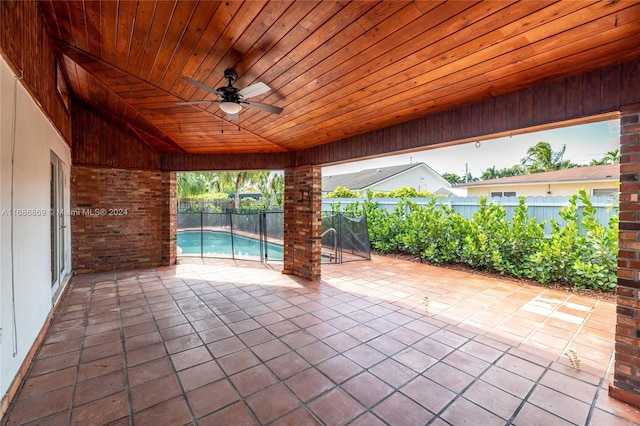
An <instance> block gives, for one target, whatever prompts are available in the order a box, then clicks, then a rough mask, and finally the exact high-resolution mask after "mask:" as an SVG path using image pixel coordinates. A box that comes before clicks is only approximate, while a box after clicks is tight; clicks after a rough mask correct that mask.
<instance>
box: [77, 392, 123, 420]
mask: <svg viewBox="0 0 640 426" xmlns="http://www.w3.org/2000/svg"><path fill="white" fill-rule="evenodd" d="M128 416H129V407H128V404H127V394H126V392H120V393H117V394H114V395H109V396H107V397H104V398H101V399H98V400H96V401H93V402H90V403H88V404H85V405H81V406H79V407H75V408H74V409H73V412H72V414H71V424H75V425H88V424H96V425H99V424H108V423H110V422H113V421H115V420H118V419H121V418H123V417H128Z"/></svg>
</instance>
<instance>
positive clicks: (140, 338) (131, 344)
mask: <svg viewBox="0 0 640 426" xmlns="http://www.w3.org/2000/svg"><path fill="white" fill-rule="evenodd" d="M160 342H162V338H161V337H160V334H159V333H158V332H157V331H151V332H149V333H144V334H138V335H136V336H131V337H126V338H125V339H124V347H125V349H126V350H127V351H134V350H136V349H140V348H144V347H147V346H149V345H153V344H154V343H160Z"/></svg>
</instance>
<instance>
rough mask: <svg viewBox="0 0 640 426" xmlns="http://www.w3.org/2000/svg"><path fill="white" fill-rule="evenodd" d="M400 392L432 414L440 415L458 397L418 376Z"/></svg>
mask: <svg viewBox="0 0 640 426" xmlns="http://www.w3.org/2000/svg"><path fill="white" fill-rule="evenodd" d="M400 392H402V393H403V394H405V395H406V396H408V397H409V398H411V399H412V400H414V401H416V402H417V403H418V404H420V405H421V406H423V407H424V408H426V409H427V410H429V411H431V412H432V413H439V412H440V410H442V409H443V408H444V407H445V406H446V405H447V404H448V403H449V402H451V401H452V400H453V398H455V397H456V395H457V394H456V393H455V392H452V391H450V390H449V389H447V388H445V387H443V386H441V385H439V384H438V383H436V382H434V381H433V380H429V379H427V378H425V377H423V376H418V377H416V378H415V379H414V380H412V381H411V382H409V383H407V384H406V385H404V386H403V387H402V388H400Z"/></svg>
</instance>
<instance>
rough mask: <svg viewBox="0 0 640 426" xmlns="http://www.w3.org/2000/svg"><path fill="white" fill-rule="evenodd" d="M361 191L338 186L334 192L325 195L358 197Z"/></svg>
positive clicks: (328, 196)
mask: <svg viewBox="0 0 640 426" xmlns="http://www.w3.org/2000/svg"><path fill="white" fill-rule="evenodd" d="M358 197H360V193H359V192H358V191H352V190H350V189H349V188H344V187H342V186H337V187H336V189H334V190H333V191H332V192H328V193H326V194H325V195H324V198H358Z"/></svg>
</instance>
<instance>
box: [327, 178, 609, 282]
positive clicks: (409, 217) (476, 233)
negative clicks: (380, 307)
mask: <svg viewBox="0 0 640 426" xmlns="http://www.w3.org/2000/svg"><path fill="white" fill-rule="evenodd" d="M578 201H580V202H581V206H580V207H579V206H578ZM479 204H480V209H479V210H478V211H477V212H476V213H475V214H474V215H473V217H472V218H471V219H466V218H464V217H462V216H461V215H459V214H457V213H455V212H454V211H453V209H451V208H450V207H448V206H446V205H444V204H442V203H441V202H438V200H437V199H435V198H434V199H432V200H431V201H430V202H429V203H428V204H427V205H418V204H416V203H414V202H411V201H408V200H402V201H401V202H399V203H398V205H397V206H396V207H395V209H394V210H393V211H391V212H389V211H387V210H385V209H381V208H378V204H377V203H376V202H373V201H371V197H370V196H369V198H368V200H367V201H364V202H356V203H353V204H350V205H348V206H345V211H348V212H351V213H354V214H357V215H360V214H363V213H364V214H366V215H367V222H368V227H369V239H370V240H371V245H372V247H373V248H375V249H376V250H378V251H380V252H382V253H411V254H415V255H418V256H420V257H421V258H422V259H426V260H427V261H429V262H432V263H434V264H445V263H462V264H467V265H469V266H471V267H472V268H474V269H478V270H492V271H495V272H498V273H500V274H508V275H511V276H514V277H518V278H530V279H533V280H536V281H538V282H540V283H543V284H548V283H551V282H564V283H567V284H569V285H573V286H575V287H578V288H591V289H597V290H602V291H610V290H612V289H614V288H615V287H616V269H617V260H618V215H617V213H612V215H611V219H610V220H609V224H608V226H603V225H601V224H600V223H599V222H598V221H597V220H596V217H595V213H596V210H595V208H594V207H593V205H592V204H591V201H590V199H589V196H588V195H587V194H586V193H585V191H584V190H581V191H580V192H579V193H578V194H576V195H573V196H572V197H571V198H570V200H569V204H568V205H566V206H564V207H563V208H562V209H561V211H560V213H559V215H560V217H561V218H562V219H563V220H564V221H565V222H566V224H565V225H564V226H560V224H559V223H558V222H556V221H555V220H553V219H551V227H552V232H551V236H550V237H545V235H544V222H538V221H536V219H535V218H530V217H528V214H527V210H528V208H527V206H526V205H525V199H524V197H520V203H519V205H518V207H517V208H516V210H515V213H514V217H513V218H512V219H511V220H506V211H505V209H504V207H503V206H501V205H498V204H496V203H493V202H492V203H488V202H487V199H486V198H481V200H480V202H479ZM334 208H339V206H334Z"/></svg>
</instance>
